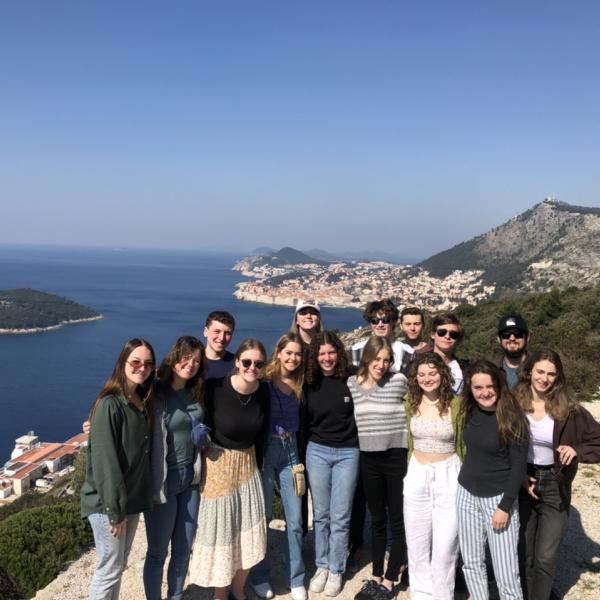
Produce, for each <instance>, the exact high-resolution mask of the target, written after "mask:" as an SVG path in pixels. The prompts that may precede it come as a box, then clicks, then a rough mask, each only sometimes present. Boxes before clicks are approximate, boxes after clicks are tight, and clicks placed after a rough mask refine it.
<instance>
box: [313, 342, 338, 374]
mask: <svg viewBox="0 0 600 600" xmlns="http://www.w3.org/2000/svg"><path fill="white" fill-rule="evenodd" d="M337 359H338V355H337V350H336V349H335V346H332V345H331V344H323V345H321V346H319V354H318V355H317V363H318V364H319V367H321V371H323V375H326V376H329V375H333V374H334V373H335V367H336V365H337Z"/></svg>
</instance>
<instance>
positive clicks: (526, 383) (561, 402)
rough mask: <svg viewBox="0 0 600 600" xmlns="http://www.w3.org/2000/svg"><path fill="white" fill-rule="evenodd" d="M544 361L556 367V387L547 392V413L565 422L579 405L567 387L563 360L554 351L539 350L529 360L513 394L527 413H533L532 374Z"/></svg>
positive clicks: (522, 370)
mask: <svg viewBox="0 0 600 600" xmlns="http://www.w3.org/2000/svg"><path fill="white" fill-rule="evenodd" d="M542 360H547V361H549V362H551V363H552V364H553V365H554V366H555V367H556V379H555V380H554V385H553V386H552V388H551V389H550V391H548V392H546V412H547V413H548V414H549V415H550V416H551V417H552V418H553V419H556V420H557V421H564V420H565V419H566V418H567V417H568V416H569V414H570V413H571V412H572V411H574V410H576V409H577V406H578V403H577V400H576V399H575V397H574V396H573V394H572V392H571V390H570V389H569V387H568V385H567V382H566V379H565V371H564V369H563V364H562V360H561V359H560V356H559V355H558V354H557V353H556V352H554V350H548V349H546V350H538V351H537V352H534V353H533V354H532V355H531V356H529V357H528V358H527V361H526V362H525V364H524V365H523V367H522V369H521V371H520V375H519V383H517V385H516V386H515V389H514V392H513V393H514V395H515V396H516V398H517V400H518V401H519V404H520V405H521V408H522V409H523V410H524V411H525V412H532V411H533V406H532V400H533V393H532V391H531V374H532V372H533V369H534V367H535V365H536V363H538V362H541V361H542Z"/></svg>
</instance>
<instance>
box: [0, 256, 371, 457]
mask: <svg viewBox="0 0 600 600" xmlns="http://www.w3.org/2000/svg"><path fill="white" fill-rule="evenodd" d="M238 258H240V257H239V256H236V255H225V254H212V253H198V252H176V251H150V250H147V251H146V250H144V251H142V250H135V251H132V250H123V249H115V250H110V249H108V250H104V249H102V250H99V249H84V248H57V247H49V248H38V247H14V246H12V247H11V246H0V290H7V289H13V288H17V287H30V288H34V289H39V290H42V291H45V292H49V293H54V294H59V295H61V296H65V297H67V298H70V299H72V300H74V301H76V302H80V303H81V304H85V305H87V306H91V307H92V308H94V309H95V310H97V311H98V312H100V313H101V314H102V315H104V318H103V319H101V320H99V321H92V322H89V323H81V324H76V325H68V326H65V327H62V328H61V329H58V330H54V331H48V332H44V333H37V334H30V335H0V411H1V418H0V465H1V464H3V463H4V462H5V461H6V460H8V458H9V455H10V451H11V450H12V448H13V446H14V440H15V438H16V437H18V436H20V435H23V434H24V433H27V432H28V431H29V430H33V431H35V433H36V434H37V435H39V436H40V438H41V440H43V441H59V442H60V441H64V440H65V439H67V438H68V437H69V436H71V435H73V434H74V433H77V432H78V431H80V429H81V423H82V421H83V420H84V419H85V418H86V414H87V411H88V409H89V406H90V404H91V403H92V401H93V400H94V398H95V396H96V394H97V393H98V391H99V390H100V387H101V386H102V383H103V382H104V381H105V379H106V378H107V377H108V375H109V374H110V372H111V371H112V368H113V366H114V362H115V360H116V358H117V355H118V353H119V351H120V349H121V347H122V345H123V343H124V342H125V341H126V340H127V339H129V338H132V337H144V338H146V339H147V340H149V341H150V343H151V344H152V345H153V346H154V349H155V351H156V353H157V359H158V360H159V361H160V359H161V358H162V356H163V355H164V354H165V353H166V352H167V350H168V349H169V348H170V346H171V345H172V344H173V342H174V341H175V340H176V339H177V338H178V337H179V336H181V335H195V336H197V337H199V338H200V339H201V340H203V337H202V330H203V328H204V321H205V318H206V315H207V314H208V313H209V312H211V311H212V310H227V311H229V312H231V313H232V314H233V315H234V316H235V318H236V322H237V327H236V330H235V336H234V338H233V341H232V344H231V346H230V348H231V349H233V350H235V347H236V345H237V343H239V342H240V341H241V340H242V339H244V338H246V337H257V338H259V339H260V340H262V341H263V343H264V344H265V346H266V348H267V350H268V351H269V352H270V351H271V350H272V349H273V346H274V344H275V342H276V341H277V339H278V338H279V336H280V335H281V334H282V333H283V332H285V331H287V330H288V329H289V326H290V323H291V320H292V315H293V310H292V309H291V308H289V307H275V306H266V305H260V304H252V303H247V302H241V301H239V300H237V299H235V298H234V297H233V296H232V294H233V291H234V289H235V283H237V282H238V281H241V279H242V276H241V275H240V274H239V273H237V272H234V271H232V270H231V267H232V266H233V264H234V262H235V261H236V260H237V259H238ZM323 320H324V323H325V324H326V326H327V327H328V328H330V329H339V330H341V331H346V330H350V329H354V328H355V327H358V326H359V325H361V324H362V319H361V316H360V313H359V311H356V310H352V309H329V308H324V309H323Z"/></svg>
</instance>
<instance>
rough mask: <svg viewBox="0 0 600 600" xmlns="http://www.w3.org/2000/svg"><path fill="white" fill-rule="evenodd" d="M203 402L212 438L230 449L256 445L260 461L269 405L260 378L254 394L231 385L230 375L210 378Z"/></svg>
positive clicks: (263, 384) (265, 389)
mask: <svg viewBox="0 0 600 600" xmlns="http://www.w3.org/2000/svg"><path fill="white" fill-rule="evenodd" d="M205 404H206V412H207V423H206V424H207V425H208V426H209V427H210V428H211V429H212V432H211V437H212V440H213V441H214V442H215V443H217V444H219V446H222V447H223V448H229V449H233V450H242V449H244V448H250V447H251V446H256V458H257V460H258V462H259V463H260V458H261V457H262V453H263V449H264V443H265V437H266V434H267V431H268V427H269V416H270V408H271V399H270V396H269V388H268V386H267V384H266V383H265V382H261V383H260V385H259V386H258V389H257V390H256V391H255V392H254V393H253V394H249V395H246V394H239V393H238V392H236V391H235V390H234V389H233V387H232V385H231V377H224V378H222V379H210V380H209V381H207V382H206V396H205Z"/></svg>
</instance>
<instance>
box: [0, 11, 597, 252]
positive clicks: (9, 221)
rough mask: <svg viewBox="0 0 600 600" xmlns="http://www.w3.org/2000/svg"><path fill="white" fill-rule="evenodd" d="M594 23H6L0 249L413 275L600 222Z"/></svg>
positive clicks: (38, 17)
mask: <svg viewBox="0 0 600 600" xmlns="http://www.w3.org/2000/svg"><path fill="white" fill-rule="evenodd" d="M599 62H600V5H599V4H598V3H597V2H595V1H578V2H576V3H567V2H554V1H538V0H528V1H527V2H522V1H521V2H507V1H505V2H494V3H492V2H481V1H477V2H475V1H473V2H460V1H455V2H447V1H441V0H440V1H437V2H436V1H423V0H421V1H417V0H415V1H414V2H403V1H400V0H398V1H378V0H372V1H370V2H367V1H362V2H357V1H351V0H346V1H335V2H334V1H331V2H329V1H326V0H320V1H312V0H304V1H303V2H294V3H293V2H285V1H281V0H280V1H273V2H266V1H265V2H261V1H247V0H246V1H239V2H227V1H223V0H221V1H218V2H217V1H215V2H208V1H205V2H202V1H199V0H198V1H194V2H177V1H174V2H150V1H147V0H146V1H143V2H110V1H106V0H104V1H102V2H95V3H91V2H80V1H75V0H72V1H68V2H67V1H60V0H53V1H52V2H48V1H39V2H28V1H26V0H23V1H18V2H17V1H12V2H2V3H1V4H0V98H1V100H0V106H1V110H0V204H1V215H2V217H1V219H0V242H4V243H44V244H48V243H51V244H75V245H76V244H92V245H107V246H114V245H118V246H152V247H175V248H198V249H209V248H211V249H217V250H221V249H232V250H238V249H242V250H243V249H249V248H253V247H256V246H260V245H269V246H273V247H279V246H282V245H292V246H295V247H299V248H305V249H306V248H311V247H321V248H324V249H328V250H341V249H348V248H349V249H355V250H360V249H373V250H375V249H377V250H384V251H388V252H395V253H398V254H402V255H404V256H407V257H425V256H428V255H430V254H432V253H434V252H437V251H440V250H443V249H445V248H447V247H448V246H451V245H454V244H456V243H459V242H461V241H463V240H465V239H469V238H471V237H472V236H474V235H477V234H479V233H481V232H483V231H486V230H487V229H489V228H491V227H494V226H496V225H499V224H500V223H502V222H504V221H505V220H507V219H508V218H510V217H512V216H514V215H516V214H518V213H520V212H523V211H524V210H526V209H528V208H530V207H531V206H532V205H533V204H535V203H537V202H539V201H541V200H542V199H543V198H544V197H545V196H556V197H558V198H559V199H561V200H564V201H566V202H570V203H572V204H578V205H585V206H600V178H599V177H598V172H599V170H598V165H600V110H599V109H598V107H599V106H600V78H599V77H598V73H599V72H600V65H599Z"/></svg>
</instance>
